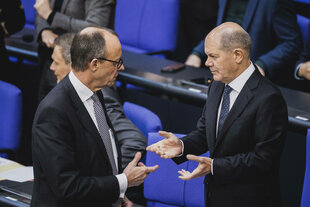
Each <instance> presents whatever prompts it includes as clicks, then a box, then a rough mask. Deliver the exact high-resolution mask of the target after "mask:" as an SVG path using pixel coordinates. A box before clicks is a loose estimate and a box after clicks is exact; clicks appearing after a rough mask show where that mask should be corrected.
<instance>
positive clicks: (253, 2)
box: [242, 0, 259, 31]
mask: <svg viewBox="0 0 310 207" xmlns="http://www.w3.org/2000/svg"><path fill="white" fill-rule="evenodd" d="M258 1H259V0H250V1H249V3H248V7H247V9H246V12H245V15H244V20H243V24H242V27H243V29H244V30H246V31H247V30H248V27H249V25H250V23H251V21H252V19H253V17H254V14H255V11H256V6H257V4H258Z"/></svg>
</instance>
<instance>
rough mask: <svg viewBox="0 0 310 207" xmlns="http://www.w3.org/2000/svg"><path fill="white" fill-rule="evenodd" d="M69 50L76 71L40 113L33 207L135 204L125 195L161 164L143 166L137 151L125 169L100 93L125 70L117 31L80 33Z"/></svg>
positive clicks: (34, 149) (35, 143) (45, 101)
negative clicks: (128, 189)
mask: <svg viewBox="0 0 310 207" xmlns="http://www.w3.org/2000/svg"><path fill="white" fill-rule="evenodd" d="M70 51H71V60H72V71H71V72H70V73H69V75H67V76H66V77H65V78H64V79H63V80H62V81H60V82H59V84H58V85H57V86H56V87H55V88H54V89H53V90H52V91H51V92H50V93H49V94H48V95H47V96H46V97H45V98H44V99H43V100H42V102H41V103H40V105H39V107H38V110H37V112H36V115H35V119H34V123H33V130H32V132H33V136H32V138H33V143H32V152H33V166H34V177H35V179H34V180H35V181H34V189H33V195H32V204H31V206H48V207H49V206H51V207H53V206H55V207H56V206H57V207H61V206H77V207H78V206H95V207H96V206H112V203H115V202H117V201H119V200H120V199H119V198H124V199H123V200H124V201H125V203H126V204H124V205H126V206H132V204H131V203H130V202H129V201H128V199H126V197H124V193H125V192H126V190H127V187H132V186H137V185H140V184H142V183H143V181H144V179H145V178H146V176H147V175H148V174H149V173H151V172H153V171H155V170H156V169H157V168H158V166H153V167H147V166H145V165H144V164H143V163H139V164H138V161H139V160H140V159H141V153H140V152H138V153H137V154H136V155H135V157H134V159H133V160H132V161H131V162H130V163H129V164H128V165H127V167H126V168H125V169H124V170H122V168H121V159H122V157H121V154H120V143H119V141H118V139H117V136H116V132H115V130H114V126H113V125H112V124H111V120H110V119H109V116H108V115H107V110H106V108H105V104H103V103H104V96H103V95H102V92H101V89H102V88H104V87H107V86H109V87H110V86H113V85H114V82H115V80H116V77H117V74H118V71H120V70H124V66H123V65H122V63H121V60H120V58H121V54H122V52H121V45H120V42H119V40H118V38H117V37H116V35H115V34H114V33H113V32H112V31H108V30H105V29H99V28H94V27H88V28H85V29H83V30H82V31H81V32H79V33H78V34H77V35H75V37H74V39H73V42H72V45H71V49H70ZM103 58H104V59H106V60H103ZM116 62H117V63H116Z"/></svg>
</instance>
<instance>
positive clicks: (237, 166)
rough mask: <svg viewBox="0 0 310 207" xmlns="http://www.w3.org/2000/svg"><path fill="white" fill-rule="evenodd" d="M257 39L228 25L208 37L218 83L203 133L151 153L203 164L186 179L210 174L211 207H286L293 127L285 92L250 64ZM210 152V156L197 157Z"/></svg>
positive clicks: (200, 127)
mask: <svg viewBox="0 0 310 207" xmlns="http://www.w3.org/2000/svg"><path fill="white" fill-rule="evenodd" d="M250 50H251V39H250V36H249V35H248V34H247V32H246V31H244V30H243V29H242V28H241V27H240V26H239V25H237V24H235V23H232V22H227V23H224V24H222V25H220V26H218V27H216V28H215V29H214V30H212V31H211V32H210V33H209V34H208V35H207V37H206V39H205V52H206V54H207V56H208V59H207V61H206V63H205V64H206V66H208V67H210V70H211V72H212V74H213V78H214V81H213V82H212V83H211V85H210V87H209V91H208V99H207V102H206V105H205V107H204V110H203V113H202V116H201V118H200V119H199V121H198V123H197V129H196V130H195V131H193V132H191V133H190V134H188V135H187V136H185V137H184V138H182V139H181V141H180V140H179V139H178V138H177V137H176V136H175V135H173V134H172V133H168V132H159V134H160V135H162V136H164V137H166V139H164V140H162V141H160V142H157V143H155V144H153V145H151V146H149V147H147V150H150V151H153V152H156V153H157V154H158V155H160V156H161V157H162V158H165V159H167V158H174V161H175V162H177V163H181V162H183V161H185V160H186V159H189V160H194V161H197V162H198V163H199V165H198V167H197V168H196V169H195V170H194V171H193V172H188V171H185V170H182V171H180V172H179V173H180V177H179V178H180V179H183V180H189V179H193V178H195V177H201V176H206V178H205V187H206V188H205V190H206V191H205V198H206V202H207V206H208V207H223V206H225V207H230V206H234V207H249V206H251V207H256V206H257V207H275V206H280V189H279V186H278V171H279V161H280V156H281V153H282V150H283V144H284V139H285V134H286V133H285V132H286V127H287V117H288V115H287V107H286V104H285V101H284V99H283V97H282V95H281V93H280V91H279V90H278V89H277V88H276V87H275V86H274V85H273V84H272V83H271V82H270V81H268V80H267V79H265V78H264V77H263V76H262V75H261V74H260V73H259V72H258V69H257V68H256V67H255V66H254V64H253V63H252V62H251V61H250ZM206 151H210V158H208V157H197V156H195V155H200V154H203V153H205V152H206Z"/></svg>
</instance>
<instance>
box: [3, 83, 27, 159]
mask: <svg viewBox="0 0 310 207" xmlns="http://www.w3.org/2000/svg"><path fill="white" fill-rule="evenodd" d="M21 121H22V94H21V91H20V90H19V89H18V88H17V87H15V86H13V85H11V84H9V83H6V82H3V81H0V156H1V157H5V158H8V157H9V158H10V155H11V154H13V153H14V152H15V151H16V150H17V148H18V146H19V142H20V137H21Z"/></svg>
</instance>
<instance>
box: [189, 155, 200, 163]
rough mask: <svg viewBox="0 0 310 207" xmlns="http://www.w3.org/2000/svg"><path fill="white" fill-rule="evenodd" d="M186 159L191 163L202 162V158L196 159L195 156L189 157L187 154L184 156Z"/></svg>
mask: <svg viewBox="0 0 310 207" xmlns="http://www.w3.org/2000/svg"><path fill="white" fill-rule="evenodd" d="M186 158H187V159H188V160H193V161H196V162H202V158H201V157H198V156H196V155H191V154H188V155H186Z"/></svg>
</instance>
